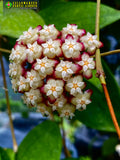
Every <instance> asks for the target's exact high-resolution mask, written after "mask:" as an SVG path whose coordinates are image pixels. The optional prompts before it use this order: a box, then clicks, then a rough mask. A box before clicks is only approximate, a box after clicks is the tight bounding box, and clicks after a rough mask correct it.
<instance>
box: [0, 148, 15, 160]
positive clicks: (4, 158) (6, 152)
mask: <svg viewBox="0 0 120 160" xmlns="http://www.w3.org/2000/svg"><path fill="white" fill-rule="evenodd" d="M0 160H15V153H14V152H13V150H12V149H8V148H7V149H3V148H0Z"/></svg>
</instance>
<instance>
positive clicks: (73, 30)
mask: <svg viewBox="0 0 120 160" xmlns="http://www.w3.org/2000/svg"><path fill="white" fill-rule="evenodd" d="M77 28H78V26H77V25H76V24H67V27H64V28H63V29H62V31H61V32H62V38H64V39H65V38H66V36H67V35H68V34H71V35H72V36H73V37H74V38H75V39H76V40H77V39H78V37H81V36H83V35H84V34H85V33H86V32H85V30H84V29H77Z"/></svg>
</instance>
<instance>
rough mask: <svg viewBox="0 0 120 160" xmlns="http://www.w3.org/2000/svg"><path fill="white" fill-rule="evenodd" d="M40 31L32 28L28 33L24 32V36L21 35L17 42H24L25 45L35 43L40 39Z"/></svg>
mask: <svg viewBox="0 0 120 160" xmlns="http://www.w3.org/2000/svg"><path fill="white" fill-rule="evenodd" d="M38 30H39V29H38V28H35V29H33V28H32V27H30V28H29V29H28V31H25V32H23V35H21V36H20V37H19V38H18V39H17V41H19V42H23V43H24V44H27V43H33V42H35V41H36V40H37V39H38Z"/></svg>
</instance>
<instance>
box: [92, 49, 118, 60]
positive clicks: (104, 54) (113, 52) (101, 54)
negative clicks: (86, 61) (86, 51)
mask: <svg viewBox="0 0 120 160" xmlns="http://www.w3.org/2000/svg"><path fill="white" fill-rule="evenodd" d="M116 53H120V49H116V50H113V51H108V52H104V53H100V56H101V57H102V56H108V55H112V54H116ZM91 57H93V58H94V57H95V55H93V56H91Z"/></svg>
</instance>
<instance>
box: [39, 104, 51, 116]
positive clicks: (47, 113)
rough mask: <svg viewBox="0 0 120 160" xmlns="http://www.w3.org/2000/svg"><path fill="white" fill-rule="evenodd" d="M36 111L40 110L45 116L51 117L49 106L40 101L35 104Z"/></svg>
mask: <svg viewBox="0 0 120 160" xmlns="http://www.w3.org/2000/svg"><path fill="white" fill-rule="evenodd" d="M36 112H40V113H41V114H42V115H43V116H47V117H48V118H51V116H52V109H51V107H48V106H46V105H45V104H44V103H40V104H38V105H37V110H36Z"/></svg>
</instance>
